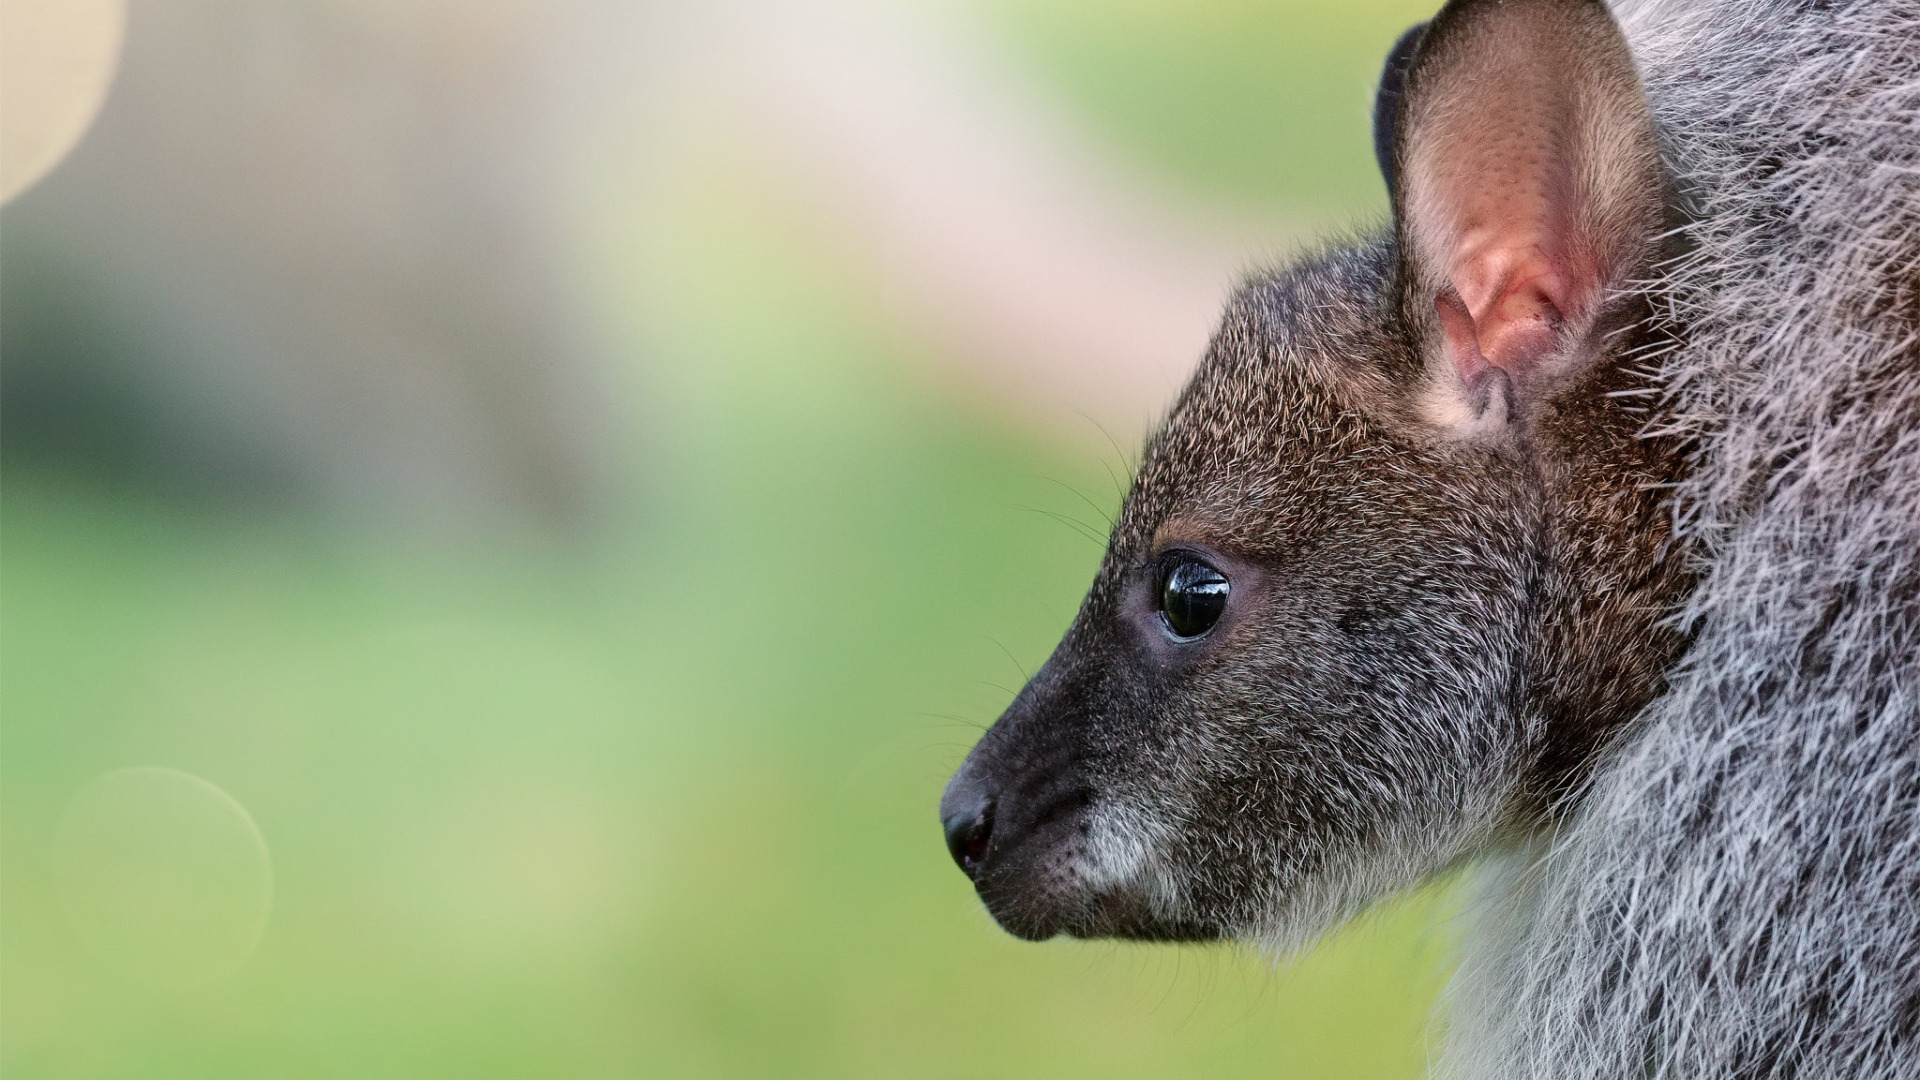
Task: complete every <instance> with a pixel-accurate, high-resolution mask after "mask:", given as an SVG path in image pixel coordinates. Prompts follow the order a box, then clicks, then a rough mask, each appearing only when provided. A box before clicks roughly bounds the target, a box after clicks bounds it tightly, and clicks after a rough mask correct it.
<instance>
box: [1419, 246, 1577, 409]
mask: <svg viewBox="0 0 1920 1080" xmlns="http://www.w3.org/2000/svg"><path fill="white" fill-rule="evenodd" d="M1563 262H1564V260H1559V259H1555V258H1554V257H1553V256H1552V255H1550V254H1548V253H1547V252H1546V251H1545V250H1543V248H1542V246H1541V245H1539V244H1527V245H1524V246H1512V245H1506V246H1501V245H1499V244H1498V241H1497V240H1495V239H1494V238H1492V237H1488V236H1482V237H1471V236H1470V237H1469V238H1468V239H1467V241H1466V242H1463V243H1462V244H1461V245H1460V253H1459V257H1458V258H1456V259H1455V260H1454V263H1453V266H1452V273H1451V275H1450V277H1451V280H1452V286H1453V287H1452V288H1451V289H1448V290H1443V291H1442V292H1441V294H1440V297H1439V299H1438V300H1437V301H1436V309H1437V311H1438V314H1439V316H1440V326H1441V329H1442V331H1443V332H1444V333H1445V335H1446V339H1447V350H1448V352H1449V353H1451V354H1452V357H1453V362H1454V366H1455V367H1456V368H1457V369H1458V370H1459V372H1460V377H1461V378H1462V379H1463V380H1464V381H1466V382H1467V383H1468V385H1472V384H1473V382H1474V381H1475V380H1476V379H1477V378H1478V377H1479V376H1480V375H1481V374H1482V373H1483V372H1484V371H1485V370H1486V369H1487V368H1489V367H1497V368H1499V369H1501V370H1502V371H1504V372H1506V373H1507V375H1508V376H1509V377H1510V378H1512V379H1514V380H1515V381H1516V382H1524V381H1525V380H1526V378H1527V377H1528V376H1529V375H1530V374H1532V372H1533V369H1534V368H1535V367H1537V366H1538V365H1539V364H1540V362H1541V361H1543V360H1545V359H1546V358H1547V357H1549V356H1551V355H1552V354H1553V352H1554V350H1555V349H1556V348H1558V346H1559V338H1560V333H1559V332H1560V329H1561V327H1562V325H1563V324H1565V323H1566V322H1567V321H1569V316H1573V317H1578V315H1579V314H1580V313H1579V312H1578V311H1571V310H1569V308H1570V307H1571V306H1572V303H1573V301H1572V295H1573V293H1574V290H1573V289H1572V288H1571V287H1570V284H1569V276H1570V275H1569V274H1568V273H1567V272H1566V270H1565V269H1564V268H1563V265H1562V264H1563Z"/></svg>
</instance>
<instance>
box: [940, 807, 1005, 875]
mask: <svg viewBox="0 0 1920 1080" xmlns="http://www.w3.org/2000/svg"><path fill="white" fill-rule="evenodd" d="M941 824H942V825H944V826H945V827H946V830H947V851H948V852H950V853H951V854H952V855H953V861H954V862H955V863H957V864H959V866H960V870H961V871H962V872H963V873H965V874H966V875H967V876H968V877H969V878H975V877H978V876H979V875H980V863H981V861H982V860H984V859H985V858H986V857H987V841H988V840H989V839H991V837H992V835H993V804H992V803H985V804H982V805H981V806H980V807H979V808H978V809H976V810H973V811H971V812H963V813H958V814H954V815H953V816H952V817H949V818H947V819H946V820H945V821H943V822H941Z"/></svg>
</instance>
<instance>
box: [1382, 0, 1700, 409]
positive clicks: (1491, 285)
mask: <svg viewBox="0 0 1920 1080" xmlns="http://www.w3.org/2000/svg"><path fill="white" fill-rule="evenodd" d="M1396 126H1397V133H1396V136H1395V141H1394V161H1395V167H1394V169H1393V170H1392V175H1393V177H1394V182H1393V196H1394V218H1395V227H1396V228H1397V229H1398V231H1399V239H1400V252H1401V259H1402V268H1401V276H1402V289H1403V302H1404V303H1405V304H1406V305H1407V307H1406V313H1407V316H1408V318H1409V319H1410V320H1412V325H1414V326H1417V327H1420V328H1421V334H1422V338H1423V341H1422V347H1423V350H1424V352H1425V354H1426V356H1427V358H1428V365H1427V366H1428V377H1429V385H1430V391H1431V398H1430V400H1429V401H1428V402H1427V403H1426V406H1427V407H1426V410H1425V411H1426V412H1427V414H1428V416H1429V418H1430V419H1432V420H1433V421H1434V422H1435V423H1437V424H1439V425H1440V426H1442V427H1443V428H1449V429H1454V430H1456V431H1457V432H1458V433H1460V434H1467V435H1472V434H1484V433H1489V432H1498V431H1505V430H1508V429H1510V428H1511V427H1512V426H1513V425H1514V424H1515V423H1518V422H1521V421H1524V420H1525V419H1526V418H1527V417H1529V416H1530V415H1532V414H1533V413H1534V412H1535V411H1536V408H1537V405H1538V404H1539V403H1540V402H1542V401H1544V400H1547V399H1548V398H1550V397H1551V396H1552V395H1554V394H1556V393H1558V392H1559V391H1561V390H1563V389H1565V388H1566V387H1567V386H1569V385H1571V384H1572V383H1573V382H1576V381H1577V380H1578V379H1579V378H1580V377H1581V376H1582V375H1584V374H1585V373H1586V372H1587V371H1589V370H1591V368H1592V367H1593V365H1594V364H1595V363H1597V362H1599V361H1600V360H1602V359H1603V358H1604V357H1605V356H1606V353H1607V349H1606V345H1607V338H1608V336H1609V333H1610V332H1611V331H1612V330H1613V329H1615V328H1616V327H1615V326H1614V325H1612V323H1611V322H1610V320H1609V318H1608V315H1609V314H1610V312H1609V301H1610V300H1612V299H1613V298H1614V297H1615V296H1616V295H1617V294H1618V291H1619V290H1620V289H1621V287H1622V286H1624V285H1626V284H1628V283H1629V282H1631V281H1632V280H1633V279H1635V278H1636V277H1639V276H1641V275H1642V274H1644V273H1645V272H1646V271H1647V269H1648V268H1649V266H1650V264H1651V262H1652V260H1653V258H1654V254H1655V252H1656V249H1657V245H1658V240H1659V235H1660V231H1661V223H1662V221H1663V218H1664V214H1665V209H1666V206H1667V202H1668V199H1667V184H1666V180H1665V177H1664V174H1663V172H1662V170H1661V166H1660V158H1659V151H1658V146H1657V143H1656V141H1655V135H1654V131H1653V122H1652V119H1651V117H1650V115H1649V113H1648V111H1647V104H1646V99H1645V97H1644V95H1643V93H1642V91H1641V87H1640V79H1639V74H1638V73H1637V71H1636V70H1635V68H1634V64H1633V57H1632V55H1631V54H1630V53H1629V52H1628V50H1627V45H1626V41H1625V40H1624V39H1623V38H1622V37H1621V35H1620V30H1619V28H1618V27H1617V26H1616V25H1615V24H1614V21H1613V17H1612V16H1611V15H1610V14H1609V13H1608V12H1607V9H1606V6H1605V5H1604V4H1603V3H1601V2H1600V0H1453V2H1451V3H1449V4H1447V6H1446V7H1445V8H1444V9H1442V10H1441V12H1440V14H1439V15H1437V16H1435V18H1434V20H1433V22H1432V24H1431V25H1430V27H1429V28H1428V29H1427V31H1426V33H1425V34H1424V35H1423V36H1422V37H1421V39H1420V41H1419V45H1418V47H1417V49H1416V50H1415V52H1414V55H1413V59H1412V63H1411V65H1410V67H1409V69H1408V71H1407V76H1406V86H1405V89H1404V92H1403V100H1402V101H1401V104H1400V118H1399V122H1398V124H1397V125H1396Z"/></svg>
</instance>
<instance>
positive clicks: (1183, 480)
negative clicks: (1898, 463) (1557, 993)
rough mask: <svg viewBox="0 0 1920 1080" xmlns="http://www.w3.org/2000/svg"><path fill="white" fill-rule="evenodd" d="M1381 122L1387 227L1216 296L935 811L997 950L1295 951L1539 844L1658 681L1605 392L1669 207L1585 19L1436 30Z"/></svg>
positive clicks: (1637, 342) (1627, 341) (1459, 22)
mask: <svg viewBox="0 0 1920 1080" xmlns="http://www.w3.org/2000/svg"><path fill="white" fill-rule="evenodd" d="M1381 102H1382V104H1381V107H1380V108H1379V109H1378V110H1377V116H1378V120H1377V123H1378V124H1379V125H1380V129H1379V131H1377V132H1376V138H1377V141H1378V142H1379V144H1380V145H1382V146H1383V147H1384V148H1385V150H1384V151H1383V155H1382V156H1383V165H1385V166H1386V169H1387V173H1388V177H1389V185H1390V187H1391V188H1392V191H1393V205H1394V223H1393V228H1392V229H1391V231H1390V232H1389V233H1388V234H1387V235H1384V236H1381V237H1379V238H1377V239H1374V240H1371V241H1367V242H1363V243H1360V244H1358V245H1356V246H1353V247H1351V248H1348V249H1345V250H1340V251H1335V252H1333V253H1331V254H1326V255H1322V256H1319V257H1315V258H1309V259H1307V260H1305V261H1303V262H1301V263H1299V264H1298V265H1295V266H1293V267H1292V268H1290V269H1288V270H1286V271H1284V272H1282V273H1279V274H1277V275H1275V276H1272V277H1268V278H1265V279H1261V280H1257V281H1255V282H1253V283H1251V284H1250V285H1248V286H1247V287H1245V288H1244V289H1243V290H1242V291H1241V292H1240V294H1239V295H1238V296H1237V297H1236V298H1235V299H1234V300H1233V301H1232V303H1231V304H1230V305H1229V307H1228V310H1227V313H1226V316H1225V320H1224V323H1223V325H1222V327H1221V329H1220V330H1219V332H1218V334H1217V336H1216V337H1215V339H1214V341H1213V344H1212V346H1211V347H1210V349H1209V351H1208V353H1207V355H1206V357H1205V359H1204V360H1203V361H1202V363H1201V365H1200V367H1199V369H1198V371H1197V372H1196V373H1195V375H1194V377H1193V381H1192V383H1191V384H1190V385H1189V386H1188V387H1187V388H1186V390H1185V392H1184V393H1183V394H1182V395H1181V397H1180V399H1179V401H1178V403H1177V404H1176V405H1175V406H1174V408H1173V410H1172V413H1171V415H1170V416H1169V418H1168V419H1167V421H1166V424H1165V426H1164V427H1163V428H1162V429H1161V431H1160V432H1159V433H1158V434H1157V435H1155V436H1154V438H1153V439H1152V440H1151V441H1150V443H1149V444H1148V447H1147V450H1146V453H1145V457H1144V460H1143V462H1142V464H1141V467H1140V470H1139V474H1138V476H1137V477H1136V478H1135V480H1134V483H1133V487H1132V490H1131V491H1130V493H1129V494H1128V496H1127V499H1126V502H1125V505H1124V507H1123V509H1122V511H1121V514H1120V517H1119V523H1118V525H1117V526H1116V528H1115V529H1114V532H1113V536H1112V538H1111V540H1110V542H1109V546H1108V550H1107V554H1106V557H1105V560H1104V562H1103V563H1102V565H1101V567H1100V570H1099V573H1098V575H1097V577H1096V578H1095V580H1094V583H1093V586H1092V588H1091V590H1090V591H1089V593H1088V595H1087V597H1086V600H1085V602H1084V604H1083V606H1082V607H1081V609H1080V611H1079V613H1078V615H1077V617H1076V618H1075V619H1074V622H1073V624H1072V626H1071V628H1070V629H1069V630H1068V631H1067V633H1066V636H1065V638H1064V640H1063V641H1062V642H1061V643H1060V645H1059V647H1058V649H1057V650H1056V651H1055V652H1054V654H1053V656H1052V657H1051V658H1050V659H1049V660H1048V661H1047V662H1046V664H1045V665H1044V666H1043V667H1042V668H1041V670H1040V671H1039V673H1038V674H1037V675H1036V676H1035V677H1034V678H1033V680H1032V681H1031V682H1030V683H1029V684H1028V685H1027V686H1026V687H1025V688H1024V689H1023V690H1022V691H1021V692H1020V694H1019V696H1018V697H1017V698H1016V699H1015V700H1014V702H1013V704H1012V705H1011V706H1010V707H1009V708H1008V709H1007V711H1006V714H1005V715H1004V716H1002V717H1001V718H1000V720H999V721H998V722H997V723H996V724H995V725H994V726H993V728H992V729H991V730H990V731H989V732H987V734H986V735H985V736H984V737H983V738H982V739H981V741H980V743H979V745H978V746H977V747H976V748H975V749H974V750H973V752H972V754H971V755H970V756H969V758H968V759H967V761H966V763H965V765H964V766H962V768H961V769H960V771H959V773H958V774H957V775H956V776H955V777H954V778H953V781H952V783H951V784H950V785H949V786H948V788H947V792H946V796H945V798H944V799H943V800H942V803H941V816H942V819H943V823H944V824H945V826H946V829H947V836H948V842H949V846H950V847H951V849H952V851H953V854H954V857H955V858H956V860H958V861H959V862H960V864H961V866H962V868H963V869H965V870H966V872H967V873H968V875H969V876H970V877H971V878H972V879H973V881H974V883H975V885H976V887H977V889H978V891H979V893H980V896H981V897H982V898H983V899H984V900H985V902H986V905H987V907H988V909H989V910H990V911H991V912H992V913H993V915H994V917H995V918H996V919H998V920H999V922H1000V923H1001V925H1002V926H1004V927H1006V928H1007V929H1008V930H1010V931H1012V932H1013V933H1015V934H1018V935H1021V936H1023V937H1030V938H1044V937H1048V936H1051V935H1053V934H1056V933H1068V934H1074V935H1080V936H1121V937H1136V938H1154V939H1204V938H1214V937H1221V936H1257V937H1262V938H1265V939H1268V940H1273V941H1279V942H1287V941H1296V940H1299V939H1300V938H1302V937H1303V936H1305V935H1307V934H1310V933H1312V932H1314V931H1316V930H1318V929H1320V928H1322V927H1324V926H1325V925H1327V924H1328V923H1329V922H1331V921H1332V920H1334V919H1338V918H1341V917H1344V916H1346V915H1348V914H1351V913H1353V912H1354V911H1355V910H1357V909H1358V908H1359V907H1361V906H1363V905H1364V904H1366V903H1368V902H1369V901H1371V900H1373V899H1375V898H1377V897H1379V896H1381V895H1382V894H1384V893H1386V892H1389V891H1391V890H1394V889H1397V888H1400V887H1404V886H1406V885H1409V884H1411V883H1414V882H1416V881H1418V880H1419V879H1421V878H1422V877H1424V876H1426V875H1429V874H1432V873H1434V872H1435V871H1437V870H1440V869H1442V868H1444V867H1446V866H1447V865H1449V864H1450V863H1453V862H1455V861H1457V860H1459V859H1461V858H1462V857H1465V856H1468V855H1471V854H1472V853H1474V852H1475V851H1477V850H1482V849H1484V848H1485V847H1486V846H1488V845H1489V844H1491V843H1495V842H1498V841H1499V840H1500V839H1502V838H1504V837H1513V836H1516V835H1524V834H1526V833H1528V832H1530V831H1533V830H1537V829H1540V828H1542V827H1546V826H1548V825H1550V824H1551V822H1552V821H1553V820H1554V817H1555V815H1556V813H1557V812H1558V811H1559V810H1560V809H1561V808H1562V807H1563V806H1564V805H1565V802H1566V800H1567V799H1568V798H1569V797H1571V796H1572V795H1574V794H1576V793H1577V792H1578V791H1579V790H1580V785H1581V783H1582V780H1583V777H1584V775H1585V769H1586V767H1587V763H1588V762H1589V761H1590V760H1591V759H1592V757H1593V756H1594V755H1595V754H1596V753H1598V752H1599V751H1600V750H1601V749H1602V748H1603V747H1604V745H1605V744H1606V742H1607V741H1608V739H1609V737H1610V736H1611V735H1612V734H1613V733H1614V732H1616V731H1617V730H1619V728H1620V727H1621V725H1623V724H1624V723H1626V722H1627V721H1628V719H1629V718H1631V716H1632V715H1633V714H1634V713H1635V712H1636V711H1637V710H1638V709H1639V708H1640V707H1641V706H1642V705H1644V704H1645V703H1646V702H1647V701H1648V700H1649V698H1650V697H1651V696H1652V695H1653V694H1654V693H1655V692H1657V690H1658V689H1659V687H1660V685H1661V680H1662V673H1663V672H1664V671H1665V670H1666V669H1667V667H1668V666H1669V665H1670V664H1671V663H1672V662H1673V660H1674V659H1675V658H1676V656H1677V654H1678V652H1679V650H1680V648H1681V645H1682V642H1681V638H1680V636H1679V634H1678V632H1677V631H1676V630H1674V629H1672V628H1671V626H1670V625H1669V624H1668V622H1667V620H1666V616H1667V615H1668V614H1669V613H1670V612H1671V611H1672V609H1673V605H1674V604H1675V602H1676V601H1677V600H1678V599H1679V598H1680V597H1681V595H1682V594H1683V592H1684V591H1685V589H1686V588H1687V586H1688V584H1689V580H1690V579H1689V577H1688V570H1687V566H1686V561H1685V560H1684V559H1681V558H1678V557H1676V556H1674V555H1673V554H1672V553H1671V552H1669V551H1668V550H1667V546H1668V540H1669V536H1670V524H1671V520H1670V519H1671V512H1670V508H1669V507H1668V506H1667V505H1666V503H1665V501H1664V498H1665V497H1664V491H1665V488H1666V486H1667V485H1669V484H1670V483H1671V482H1672V481H1673V480H1674V479H1676V476H1677V473H1678V471H1679V469H1680V463H1681V461H1682V458H1683V455H1682V448H1681V447H1679V446H1677V445H1675V443H1674V442H1673V441H1672V440H1670V439H1662V438H1657V437H1646V435H1645V429H1646V427H1647V421H1648V414H1647V411H1646V408H1645V406H1646V403H1647V402H1648V401H1649V400H1650V399H1649V397H1647V396H1646V392H1647V391H1648V390H1649V387H1648V386H1647V377H1646V376H1645V375H1644V374H1642V373H1640V372H1639V371H1638V370H1637V369H1636V366H1635V363H1634V356H1635V354H1636V351H1638V350H1644V349H1646V348H1648V347H1649V346H1650V345H1651V344H1653V343H1654V338H1653V335H1655V333H1656V331H1655V330H1654V329H1653V328H1652V320H1650V319H1649V317H1648V314H1649V310H1650V309H1649V304H1648V301H1647V298H1646V296H1645V295H1644V294H1643V293H1642V292H1640V291H1638V290H1636V288H1635V287H1634V286H1635V283H1636V282H1640V281H1643V280H1644V279H1645V278H1646V277H1647V276H1648V275H1649V274H1651V273H1652V272H1653V269H1654V267H1655V265H1656V263H1657V262H1658V260H1659V259H1660V258H1661V257H1662V254H1663V252H1662V249H1661V237H1662V236H1663V234H1664V233H1665V231H1666V228H1667V215H1668V209H1667V208H1668V206H1669V203H1670V199H1669V195H1668V188H1667V182H1666V180H1665V179H1664V175H1663V172H1662V169H1661V166H1660V162H1659V156H1658V153H1657V148H1656V143H1655V133H1654V130H1653V127H1652V123H1651V120H1650V119H1649V114H1648V111H1647V107H1646V103H1645V101H1644V99H1643V97H1642V92H1641V88H1640V83H1639V79H1638V77H1637V75H1636V72H1635V68H1634V64H1633V60H1632V57H1631V56H1630V55H1629V53H1628V51H1627V48H1626V45H1625V43H1624V41H1623V40H1622V38H1621V36H1620V33H1619V31H1618V29H1617V28H1616V27H1615V25H1614V23H1613V21H1612V18H1611V16H1610V15H1609V14H1608V12H1607V9H1606V8H1605V7H1604V6H1603V5H1602V4H1601V3H1600V2H1598V0H1458V2H1454V3H1451V4H1449V5H1448V6H1447V7H1446V8H1445V9H1444V10H1443V11H1441V12H1440V14H1439V15H1438V16H1436V18H1435V19H1434V20H1433V22H1432V23H1431V24H1430V26H1429V27H1428V28H1427V29H1426V30H1425V31H1424V33H1422V34H1418V35H1417V38H1416V37H1410V38H1409V39H1406V41H1405V42H1404V44H1403V46H1402V47H1397V48H1396V49H1395V51H1394V56H1393V57H1392V58H1390V60H1389V65H1388V72H1387V75H1386V77H1385V78H1384V79H1383V80H1382V97H1381Z"/></svg>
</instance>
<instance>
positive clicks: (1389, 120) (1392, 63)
mask: <svg viewBox="0 0 1920 1080" xmlns="http://www.w3.org/2000/svg"><path fill="white" fill-rule="evenodd" d="M1426 32H1427V24H1426V23H1424V22H1417V23H1414V24H1413V25H1412V26H1409V27H1407V29H1406V32H1405V33H1403V34H1401V35H1400V37H1399V38H1398V39H1396V40H1395V41H1394V43H1393V48H1391V49H1388V50H1387V60H1386V63H1384V64H1382V65H1381V66H1380V86H1379V88H1378V89H1376V90H1375V91H1374V92H1373V159H1374V160H1375V161H1376V162H1379V164H1380V175H1381V176H1382V177H1384V178H1385V179H1386V181H1387V190H1388V191H1392V190H1393V185H1394V175H1393V174H1394V168H1393V166H1394V161H1393V142H1394V130H1395V128H1397V127H1398V126H1399V123H1400V95H1401V92H1402V91H1403V90H1405V89H1406V85H1407V68H1408V67H1409V66H1410V65H1411V64H1412V63H1413V53H1414V50H1415V49H1417V48H1419V47H1420V36H1421V35H1422V34H1425V33H1426Z"/></svg>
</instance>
